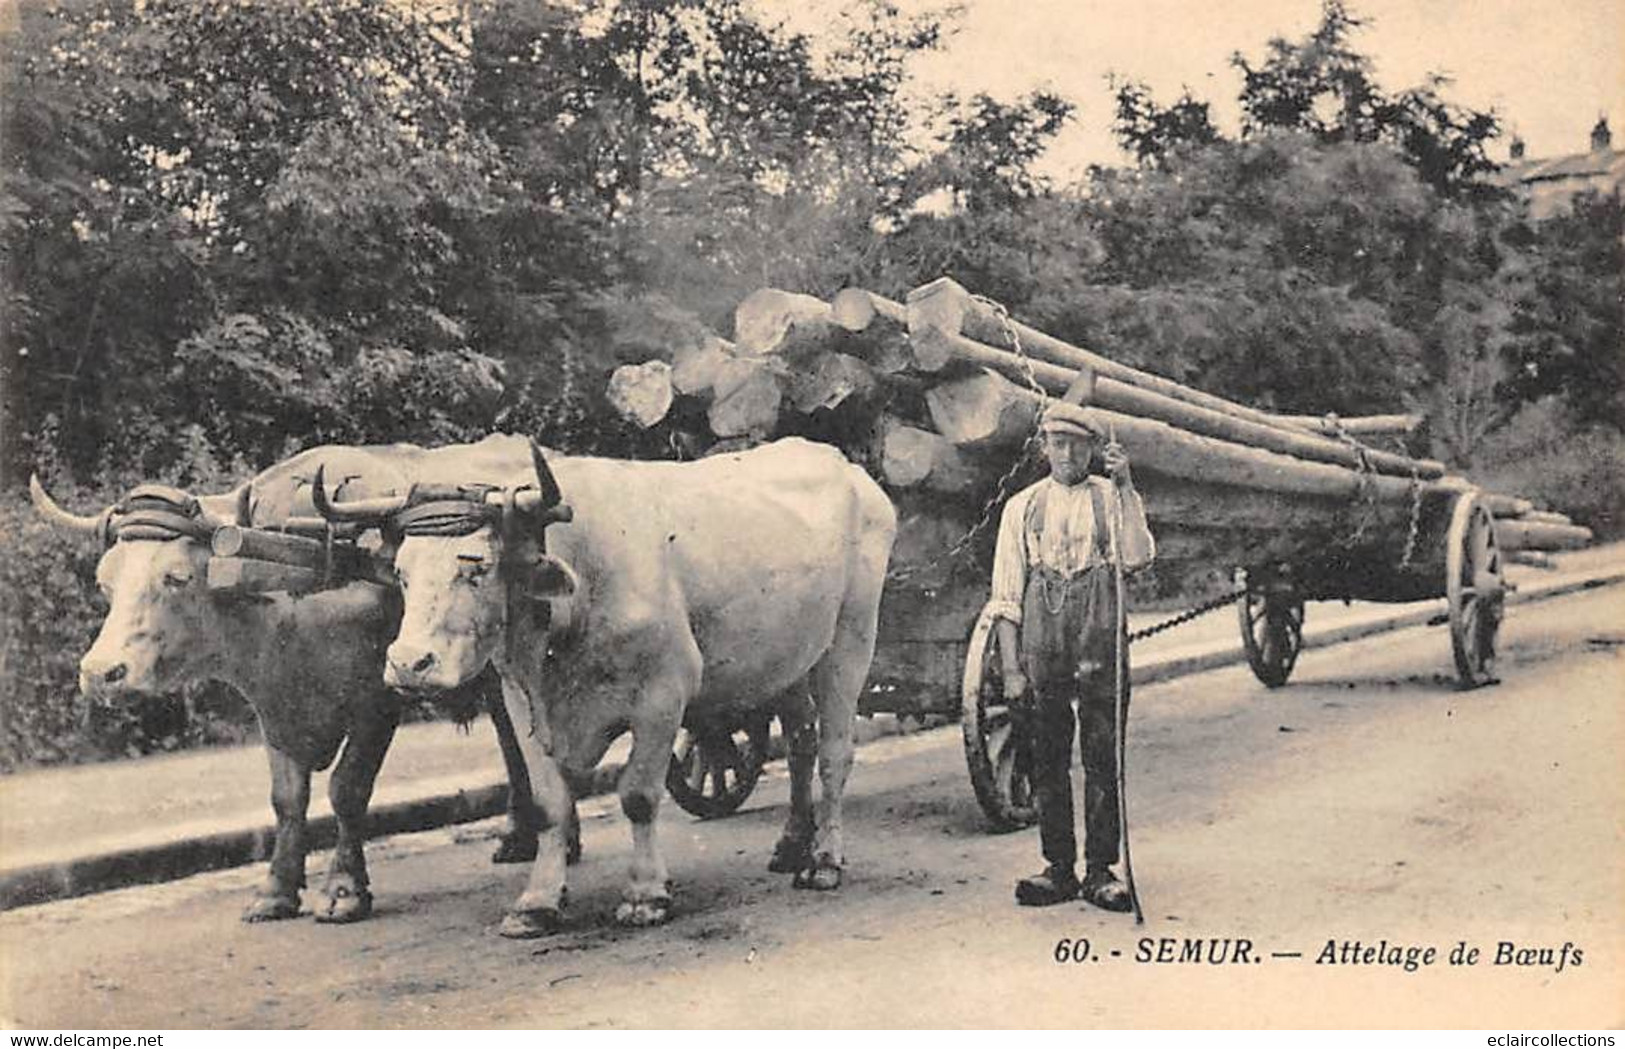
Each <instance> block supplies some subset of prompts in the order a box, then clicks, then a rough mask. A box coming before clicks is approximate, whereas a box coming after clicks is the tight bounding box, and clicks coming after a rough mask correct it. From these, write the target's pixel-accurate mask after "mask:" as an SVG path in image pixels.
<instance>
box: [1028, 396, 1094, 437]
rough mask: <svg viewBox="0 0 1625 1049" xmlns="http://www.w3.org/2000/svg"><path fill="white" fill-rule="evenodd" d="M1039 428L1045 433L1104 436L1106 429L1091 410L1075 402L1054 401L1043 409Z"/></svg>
mask: <svg viewBox="0 0 1625 1049" xmlns="http://www.w3.org/2000/svg"><path fill="white" fill-rule="evenodd" d="M1039 425H1040V428H1042V429H1043V431H1044V432H1045V433H1071V434H1077V435H1079V436H1081V437H1104V436H1106V430H1105V428H1104V427H1102V426H1101V425H1100V422H1099V420H1097V419H1096V418H1095V415H1094V413H1093V412H1091V411H1090V410H1089V409H1087V408H1080V407H1078V406H1077V405H1075V404H1066V403H1065V402H1062V401H1056V402H1055V403H1053V404H1051V405H1050V406H1049V407H1048V408H1046V409H1045V410H1044V418H1043V420H1042V421H1041V422H1040V424H1039Z"/></svg>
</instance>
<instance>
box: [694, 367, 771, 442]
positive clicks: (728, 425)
mask: <svg viewBox="0 0 1625 1049" xmlns="http://www.w3.org/2000/svg"><path fill="white" fill-rule="evenodd" d="M712 390H713V397H712V401H711V408H710V411H708V412H707V413H706V419H707V420H708V421H709V423H710V425H711V432H712V433H714V434H716V435H717V436H718V437H745V436H749V437H754V438H767V437H770V436H772V435H773V433H774V432H775V431H777V430H778V428H779V405H780V403H781V402H782V400H783V396H784V395H783V379H782V378H781V376H780V374H779V372H778V370H777V369H775V368H773V367H771V366H770V365H769V364H767V363H765V362H763V361H759V360H747V359H741V360H730V361H727V362H725V363H724V364H723V365H722V366H721V367H720V368H718V369H717V379H716V382H715V384H713V386H712Z"/></svg>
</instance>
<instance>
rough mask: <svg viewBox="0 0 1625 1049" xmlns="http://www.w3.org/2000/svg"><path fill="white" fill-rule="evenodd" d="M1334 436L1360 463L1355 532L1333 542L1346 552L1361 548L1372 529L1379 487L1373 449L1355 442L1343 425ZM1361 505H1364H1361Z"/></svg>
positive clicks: (1356, 494) (1355, 499)
mask: <svg viewBox="0 0 1625 1049" xmlns="http://www.w3.org/2000/svg"><path fill="white" fill-rule="evenodd" d="M1332 436H1333V437H1334V438H1336V439H1337V440H1339V441H1341V442H1342V443H1343V444H1344V445H1346V446H1348V447H1349V448H1350V449H1352V450H1353V451H1354V456H1355V459H1356V460H1357V461H1358V463H1359V466H1358V468H1357V469H1356V470H1355V477H1356V480H1357V483H1358V485H1359V488H1358V490H1357V491H1356V492H1355V493H1354V502H1355V504H1356V505H1355V508H1354V509H1355V513H1356V514H1357V515H1358V516H1357V517H1356V518H1355V522H1354V530H1353V531H1352V532H1350V533H1349V534H1348V535H1347V536H1345V537H1343V538H1340V539H1334V540H1333V543H1334V544H1336V545H1337V546H1340V547H1342V548H1343V549H1345V550H1355V549H1357V548H1358V547H1359V545H1360V540H1362V539H1364V538H1365V533H1366V529H1368V528H1370V527H1371V520H1372V517H1373V516H1374V515H1373V513H1372V510H1373V508H1374V507H1375V506H1376V505H1377V491H1376V489H1377V485H1376V480H1375V478H1376V473H1377V468H1376V467H1375V466H1373V465H1372V464H1371V455H1370V452H1371V449H1369V448H1367V447H1366V446H1365V445H1363V444H1361V443H1360V442H1359V441H1357V440H1355V438H1354V436H1353V435H1352V434H1350V433H1349V432H1348V431H1347V430H1345V429H1344V428H1343V426H1342V424H1341V423H1338V424H1337V426H1336V428H1335V429H1334V430H1333V431H1332ZM1361 503H1363V504H1364V505H1363V506H1361V505H1359V504H1361Z"/></svg>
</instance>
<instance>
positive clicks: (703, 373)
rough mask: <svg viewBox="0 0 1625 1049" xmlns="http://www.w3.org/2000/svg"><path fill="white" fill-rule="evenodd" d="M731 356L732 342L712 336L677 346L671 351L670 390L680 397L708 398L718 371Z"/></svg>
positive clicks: (732, 352)
mask: <svg viewBox="0 0 1625 1049" xmlns="http://www.w3.org/2000/svg"><path fill="white" fill-rule="evenodd" d="M733 356H734V346H733V343H731V342H729V341H728V340H727V339H723V338H718V337H717V336H715V335H707V336H705V338H703V339H701V340H700V341H699V342H697V343H691V344H689V345H687V346H682V347H679V348H678V349H677V350H676V351H674V352H673V353H672V362H671V388H672V391H673V392H675V393H677V394H679V395H681V396H683V397H698V398H701V399H709V398H710V396H711V387H712V386H713V385H715V383H716V381H717V373H718V372H719V371H720V370H721V369H722V366H723V365H724V364H725V363H727V362H728V360H730V359H731V358H732V357H733Z"/></svg>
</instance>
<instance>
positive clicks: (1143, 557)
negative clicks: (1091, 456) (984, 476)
mask: <svg viewBox="0 0 1625 1049" xmlns="http://www.w3.org/2000/svg"><path fill="white" fill-rule="evenodd" d="M1090 486H1094V487H1095V488H1097V489H1098V490H1099V491H1100V494H1101V496H1102V500H1101V501H1102V504H1103V505H1104V507H1105V510H1106V516H1107V518H1108V523H1107V524H1106V527H1107V528H1108V529H1110V528H1111V524H1110V521H1111V520H1117V521H1121V522H1122V533H1121V534H1117V533H1116V532H1115V530H1113V531H1112V532H1111V533H1109V534H1110V536H1111V538H1110V542H1109V543H1108V544H1107V545H1108V549H1109V550H1110V551H1111V555H1110V556H1111V557H1113V558H1116V559H1117V560H1119V561H1121V562H1122V564H1123V567H1124V568H1130V569H1132V568H1139V567H1141V566H1142V565H1146V564H1149V563H1150V562H1151V559H1152V558H1153V557H1155V556H1156V552H1157V546H1156V541H1155V540H1154V539H1153V538H1152V536H1151V530H1150V528H1149V527H1147V525H1146V521H1145V504H1144V502H1143V501H1142V500H1141V499H1140V493H1139V492H1136V491H1132V490H1130V492H1129V493H1128V495H1127V496H1126V497H1124V496H1123V494H1122V491H1121V489H1119V488H1118V487H1117V485H1115V484H1113V483H1112V482H1111V481H1109V480H1107V479H1106V478H1104V477H1090V478H1088V479H1086V480H1085V481H1083V482H1082V483H1080V484H1075V485H1071V486H1068V485H1063V484H1060V483H1059V482H1057V481H1056V480H1055V479H1054V478H1052V477H1046V478H1044V480H1042V481H1039V482H1038V483H1037V484H1034V485H1031V486H1029V487H1027V488H1024V489H1022V490H1021V491H1019V492H1017V493H1016V494H1015V495H1014V496H1012V497H1011V499H1010V501H1009V502H1008V503H1006V504H1005V505H1004V515H1003V516H1002V517H1001V518H1000V519H999V539H998V544H997V545H996V546H995V547H994V550H993V585H992V588H991V592H990V594H989V597H988V611H989V613H990V614H991V615H993V616H994V617H996V618H1003V619H1008V620H1010V621H1011V622H1012V623H1019V622H1021V599H1022V595H1023V594H1024V593H1025V592H1026V589H1027V571H1028V569H1029V568H1032V567H1042V568H1046V569H1048V570H1050V571H1052V572H1055V573H1057V574H1058V575H1060V576H1061V577H1062V578H1067V579H1070V578H1071V577H1072V576H1075V575H1077V574H1078V573H1079V572H1082V571H1083V570H1084V569H1086V568H1090V567H1093V566H1094V565H1095V564H1096V563H1098V560H1099V559H1098V558H1097V557H1096V555H1095V528H1096V527H1097V526H1098V525H1099V522H1097V521H1095V511H1094V501H1093V500H1092V499H1091V498H1090V496H1089V488H1090ZM1040 491H1044V492H1046V493H1047V494H1046V495H1045V496H1044V506H1043V510H1044V519H1043V521H1036V520H1035V521H1033V522H1032V524H1033V526H1034V527H1033V528H1031V529H1029V528H1028V527H1027V524H1028V520H1027V519H1028V517H1029V513H1028V511H1029V508H1030V507H1031V506H1032V502H1033V499H1034V497H1036V496H1037V494H1038V493H1039V492H1040ZM1034 533H1036V534H1034ZM1108 563H1109V562H1108Z"/></svg>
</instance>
